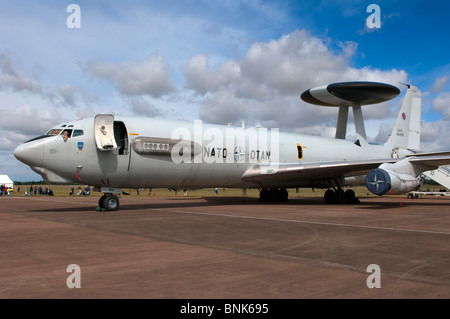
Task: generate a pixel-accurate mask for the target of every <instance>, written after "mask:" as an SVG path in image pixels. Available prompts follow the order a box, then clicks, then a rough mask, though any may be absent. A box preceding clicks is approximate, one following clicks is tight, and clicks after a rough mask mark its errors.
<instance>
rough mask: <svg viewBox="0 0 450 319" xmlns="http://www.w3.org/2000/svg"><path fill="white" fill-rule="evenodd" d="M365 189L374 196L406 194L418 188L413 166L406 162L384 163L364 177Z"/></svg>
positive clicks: (418, 183) (418, 182)
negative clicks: (388, 193)
mask: <svg viewBox="0 0 450 319" xmlns="http://www.w3.org/2000/svg"><path fill="white" fill-rule="evenodd" d="M366 187H367V189H368V190H369V191H371V192H372V193H374V194H375V195H379V196H382V195H384V194H386V193H387V192H390V193H391V194H393V195H399V194H406V193H409V192H411V191H414V190H417V189H419V188H420V180H419V179H418V178H417V177H416V174H415V170H414V167H413V165H412V164H411V163H410V162H409V161H408V160H407V159H404V160H401V161H399V162H397V163H394V164H390V163H384V164H381V165H380V167H378V168H376V169H374V170H372V171H370V172H369V173H368V174H367V176H366Z"/></svg>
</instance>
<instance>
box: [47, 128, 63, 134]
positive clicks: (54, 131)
mask: <svg viewBox="0 0 450 319" xmlns="http://www.w3.org/2000/svg"><path fill="white" fill-rule="evenodd" d="M61 131H62V130H61V129H60V128H54V129H51V130H50V131H48V132H47V134H45V135H59V133H61Z"/></svg>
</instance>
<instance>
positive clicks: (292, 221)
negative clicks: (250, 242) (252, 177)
mask: <svg viewBox="0 0 450 319" xmlns="http://www.w3.org/2000/svg"><path fill="white" fill-rule="evenodd" d="M147 210H154V211H161V212H170V213H180V214H192V215H203V216H219V217H228V218H241V219H253V220H262V221H272V222H287V223H298V224H308V225H322V226H338V227H347V228H359V229H370V230H382V231H398V232H409V233H423V234H433V235H447V236H448V235H450V232H441V231H433V230H420V229H406V228H393V227H381V226H368V225H351V224H340V223H326V222H313V221H307V220H295V219H280V218H267V217H252V216H242V215H228V214H210V213H199V212H190V211H181V210H169V209H160V208H148V209H147Z"/></svg>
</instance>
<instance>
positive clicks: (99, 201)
mask: <svg viewBox="0 0 450 319" xmlns="http://www.w3.org/2000/svg"><path fill="white" fill-rule="evenodd" d="M105 198H106V195H103V196H102V197H100V199H99V200H98V206H99V207H100V208H106V207H105Z"/></svg>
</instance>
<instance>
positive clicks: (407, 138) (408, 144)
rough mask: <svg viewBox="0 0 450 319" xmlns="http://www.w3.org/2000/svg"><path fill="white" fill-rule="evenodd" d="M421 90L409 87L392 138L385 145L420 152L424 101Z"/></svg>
mask: <svg viewBox="0 0 450 319" xmlns="http://www.w3.org/2000/svg"><path fill="white" fill-rule="evenodd" d="M419 94H420V93H419V89H418V88H417V87H415V86H412V85H408V90H407V91H406V94H405V97H404V98H403V102H402V107H401V108H400V112H399V113H398V117H397V121H396V122H395V125H394V129H393V130H392V133H391V136H390V137H389V139H388V140H387V142H386V143H385V145H387V146H389V147H391V148H392V149H393V150H394V149H408V150H411V151H420V118H421V116H420V115H421V104H422V99H421V98H420V96H419Z"/></svg>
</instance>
